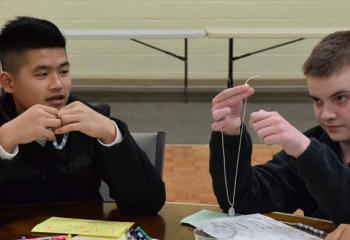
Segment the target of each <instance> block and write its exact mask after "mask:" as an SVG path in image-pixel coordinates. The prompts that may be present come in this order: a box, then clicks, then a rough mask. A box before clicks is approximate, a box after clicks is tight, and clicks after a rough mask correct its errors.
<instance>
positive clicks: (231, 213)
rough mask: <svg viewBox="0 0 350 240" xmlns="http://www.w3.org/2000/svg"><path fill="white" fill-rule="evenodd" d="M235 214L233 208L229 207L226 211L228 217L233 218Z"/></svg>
mask: <svg viewBox="0 0 350 240" xmlns="http://www.w3.org/2000/svg"><path fill="white" fill-rule="evenodd" d="M235 214H236V212H235V209H234V208H233V207H230V209H229V210H228V215H230V216H231V217H233V216H234V215H235Z"/></svg>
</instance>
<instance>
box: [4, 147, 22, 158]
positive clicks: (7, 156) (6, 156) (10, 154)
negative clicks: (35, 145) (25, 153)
mask: <svg viewBox="0 0 350 240" xmlns="http://www.w3.org/2000/svg"><path fill="white" fill-rule="evenodd" d="M18 151H19V150H18V146H16V147H15V149H14V150H13V153H8V152H6V151H5V149H4V148H3V147H2V146H1V145H0V158H1V159H4V160H12V159H13V158H14V157H16V155H17V154H18Z"/></svg>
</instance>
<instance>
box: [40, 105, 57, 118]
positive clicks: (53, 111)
mask: <svg viewBox="0 0 350 240" xmlns="http://www.w3.org/2000/svg"><path fill="white" fill-rule="evenodd" d="M40 108H41V109H43V110H44V112H46V113H48V114H50V115H53V116H56V117H57V113H58V110H57V109H56V108H53V107H49V106H46V105H40Z"/></svg>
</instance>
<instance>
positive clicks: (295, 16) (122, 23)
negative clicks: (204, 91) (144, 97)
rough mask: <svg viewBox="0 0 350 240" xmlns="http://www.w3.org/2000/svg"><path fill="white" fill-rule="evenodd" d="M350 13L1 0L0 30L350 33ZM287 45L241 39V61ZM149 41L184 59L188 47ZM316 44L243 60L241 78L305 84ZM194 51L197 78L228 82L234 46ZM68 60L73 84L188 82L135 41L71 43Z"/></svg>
mask: <svg viewBox="0 0 350 240" xmlns="http://www.w3.org/2000/svg"><path fill="white" fill-rule="evenodd" d="M349 9H350V1H336V0H334V1H331V0H328V1H326V0H299V1H297V0H274V1H273V0H271V1H270V0H269V1H263V0H261V1H259V0H241V1H238V0H226V1H221V0H206V1H204V0H191V1H190V0H188V1H186V0H85V1H83V0H55V1H53V0H33V1H25V0H22V1H20V0H0V25H2V24H3V23H4V22H5V21H6V20H8V19H11V18H13V17H14V16H16V15H30V16H36V17H41V18H46V19H49V20H52V21H53V22H55V23H56V24H57V25H58V26H59V27H60V28H207V27H260V26H261V27H273V26H276V27H299V26H300V27H305V26H309V27H347V26H349V27H350V17H349V13H348V12H349ZM286 40H289V39H286ZM280 41H281V39H276V40H266V39H265V40H261V39H260V40H259V39H245V40H243V39H242V40H238V41H237V42H236V46H235V49H236V51H237V53H238V54H241V53H245V52H246V51H253V50H257V49H260V48H264V47H268V46H270V45H271V44H275V43H280ZM282 41H283V40H282ZM147 42H149V43H151V44H154V45H157V46H160V47H162V48H165V49H168V50H170V51H173V52H176V53H178V54H182V53H183V41H181V40H147ZM316 42H318V40H305V41H302V42H299V43H296V44H293V45H290V46H286V47H282V48H279V49H275V50H272V51H268V52H265V53H261V54H259V55H255V56H252V57H248V58H246V59H242V60H239V61H238V62H236V63H235V70H236V71H235V77H236V78H238V79H242V78H247V77H248V76H251V75H253V74H260V75H262V78H263V79H295V78H303V76H302V74H301V71H300V69H301V65H302V63H303V61H304V60H305V58H306V56H307V55H308V54H309V52H310V50H311V48H312V46H313V45H314V44H315V43H316ZM189 46H190V48H189V54H190V65H189V67H190V68H189V77H190V78H191V79H225V78H226V76H227V41H225V40H214V39H198V40H191V41H190V42H189ZM68 54H69V57H70V61H71V63H72V66H73V67H72V73H73V77H74V78H111V79H165V80H166V79H182V78H183V64H182V62H180V61H178V60H176V59H173V58H171V57H169V56H166V55H163V54H161V53H158V52H156V51H154V50H152V49H148V48H145V47H143V46H140V45H137V44H136V43H133V42H131V41H128V40H117V41H107V40H106V41H77V40H70V41H69V43H68Z"/></svg>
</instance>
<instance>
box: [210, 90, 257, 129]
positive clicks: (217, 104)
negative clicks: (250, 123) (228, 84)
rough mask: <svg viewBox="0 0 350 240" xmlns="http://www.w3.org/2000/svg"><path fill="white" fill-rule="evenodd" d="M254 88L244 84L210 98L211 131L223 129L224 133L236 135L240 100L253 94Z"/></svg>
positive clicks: (239, 116)
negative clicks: (212, 120)
mask: <svg viewBox="0 0 350 240" xmlns="http://www.w3.org/2000/svg"><path fill="white" fill-rule="evenodd" d="M254 92H255V91H254V89H253V88H251V87H250V86H249V85H247V84H244V85H240V86H237V87H234V88H228V89H225V90H223V91H221V92H220V93H219V94H218V95H216V96H215V97H214V98H213V100H212V109H211V112H212V117H213V119H214V122H213V123H212V125H211V129H212V130H213V131H223V132H224V133H225V134H229V135H238V134H239V132H240V126H241V109H242V100H244V99H245V98H247V97H249V96H251V95H252V94H254Z"/></svg>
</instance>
